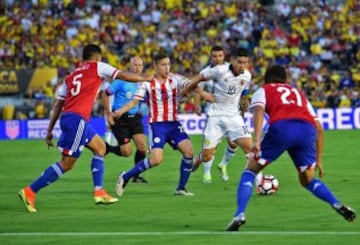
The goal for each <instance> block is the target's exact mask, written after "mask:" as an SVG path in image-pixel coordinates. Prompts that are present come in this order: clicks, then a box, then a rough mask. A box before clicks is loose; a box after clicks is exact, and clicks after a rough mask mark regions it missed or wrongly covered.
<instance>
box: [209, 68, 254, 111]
mask: <svg viewBox="0 0 360 245" xmlns="http://www.w3.org/2000/svg"><path fill="white" fill-rule="evenodd" d="M202 74H203V75H204V77H205V78H206V79H207V80H213V83H214V91H213V94H214V96H215V102H214V103H211V104H210V105H209V109H208V112H207V114H208V116H234V115H239V114H240V109H239V102H240V97H241V95H242V93H243V91H244V90H249V87H250V82H251V74H250V72H249V71H248V70H245V71H244V72H243V73H242V74H239V75H237V76H235V75H234V73H233V72H232V70H231V65H230V64H222V65H217V66H215V67H213V68H209V69H207V70H204V71H203V72H202Z"/></svg>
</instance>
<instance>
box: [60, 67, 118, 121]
mask: <svg viewBox="0 0 360 245" xmlns="http://www.w3.org/2000/svg"><path fill="white" fill-rule="evenodd" d="M118 72H119V70H118V69H116V68H114V67H112V66H111V65H109V64H106V63H103V62H96V61H90V62H87V63H85V64H83V65H82V66H80V67H78V68H76V69H75V70H74V71H73V72H72V73H71V74H70V75H69V76H67V77H66V78H65V83H64V85H63V86H62V87H61V88H60V89H59V91H58V92H57V94H56V96H57V99H64V100H65V106H64V109H63V112H74V113H77V114H79V115H80V116H82V117H84V118H85V119H86V120H89V118H90V114H91V111H92V108H93V105H94V101H95V99H96V97H97V94H98V93H99V88H100V85H101V83H102V81H103V79H104V78H111V79H114V78H115V77H116V76H117V74H118Z"/></svg>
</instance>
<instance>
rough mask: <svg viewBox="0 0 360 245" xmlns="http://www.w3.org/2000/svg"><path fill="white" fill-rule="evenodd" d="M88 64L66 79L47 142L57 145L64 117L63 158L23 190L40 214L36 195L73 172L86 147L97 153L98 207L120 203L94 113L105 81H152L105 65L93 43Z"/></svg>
mask: <svg viewBox="0 0 360 245" xmlns="http://www.w3.org/2000/svg"><path fill="white" fill-rule="evenodd" d="M83 61H84V63H83V64H82V65H81V66H80V67H78V68H76V69H75V70H74V71H73V72H72V73H70V74H69V75H68V76H67V77H66V78H65V86H64V88H65V90H64V91H63V93H61V92H60V95H59V97H58V99H57V100H56V102H55V106H54V111H53V113H52V115H51V118H50V123H49V126H48V133H47V136H46V143H47V144H48V146H53V143H52V138H53V135H52V130H53V128H54V126H55V123H56V121H57V119H58V118H59V116H60V114H61V117H60V127H61V130H62V133H61V136H60V138H59V141H58V143H57V146H58V148H59V150H60V152H61V159H60V160H59V161H58V162H55V163H54V164H52V165H51V166H50V167H48V168H47V169H45V171H44V172H43V173H42V175H41V176H40V177H39V178H38V179H36V180H35V181H34V182H33V183H31V184H30V185H29V186H26V187H25V188H23V189H21V190H20V191H19V193H18V194H19V197H20V199H21V200H22V201H23V202H24V204H25V207H26V208H27V210H28V211H29V212H36V211H37V210H36V208H35V196H36V193H37V192H38V191H39V190H40V189H42V188H44V187H46V186H47V185H50V184H51V183H53V182H54V181H56V180H57V179H58V178H59V177H60V176H62V175H63V174H64V173H65V172H67V171H69V170H71V169H72V168H73V166H74V164H75V162H76V160H77V159H78V158H79V157H80V155H81V153H82V151H83V149H84V148H85V147H87V148H89V149H90V150H91V151H92V152H93V154H94V155H93V158H92V160H91V173H92V176H93V183H94V200H95V203H96V204H111V203H115V202H117V201H118V199H117V198H114V197H112V196H110V195H109V194H108V193H107V192H106V191H105V189H104V188H103V173H104V154H105V144H104V142H103V140H102V139H101V137H100V136H99V135H98V134H97V133H96V132H95V131H94V129H93V128H92V127H91V125H90V124H89V123H88V122H89V118H90V114H91V110H92V107H93V104H94V101H95V98H96V97H97V94H98V91H99V87H100V85H101V83H102V80H103V79H104V78H111V79H114V78H119V79H123V80H126V81H132V82H139V81H146V80H151V79H152V77H144V76H140V75H137V74H132V73H125V72H121V71H120V70H118V69H116V68H114V67H112V66H110V65H109V64H106V63H103V62H101V49H100V47H99V46H97V45H94V44H89V45H87V46H85V48H84V50H83Z"/></svg>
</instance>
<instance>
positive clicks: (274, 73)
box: [265, 65, 286, 84]
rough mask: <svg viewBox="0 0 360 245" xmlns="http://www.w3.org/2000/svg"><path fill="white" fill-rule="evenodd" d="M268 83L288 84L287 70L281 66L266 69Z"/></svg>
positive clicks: (266, 81)
mask: <svg viewBox="0 0 360 245" xmlns="http://www.w3.org/2000/svg"><path fill="white" fill-rule="evenodd" d="M266 83H286V70H285V68H284V67H282V66H280V65H272V66H270V67H268V68H267V69H266V72H265V84H266Z"/></svg>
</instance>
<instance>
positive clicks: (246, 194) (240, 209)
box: [234, 170, 255, 217]
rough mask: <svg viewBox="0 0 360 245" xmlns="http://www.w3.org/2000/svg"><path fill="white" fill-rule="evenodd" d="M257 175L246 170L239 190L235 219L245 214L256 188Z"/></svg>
mask: <svg viewBox="0 0 360 245" xmlns="http://www.w3.org/2000/svg"><path fill="white" fill-rule="evenodd" d="M254 179H255V173H254V172H252V171H250V170H244V171H243V173H242V176H241V179H240V182H239V185H238V189H237V210H236V213H235V215H234V217H236V216H238V215H240V214H241V213H244V212H245V209H246V206H247V204H248V202H249V200H250V198H251V195H252V191H253V187H254Z"/></svg>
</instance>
